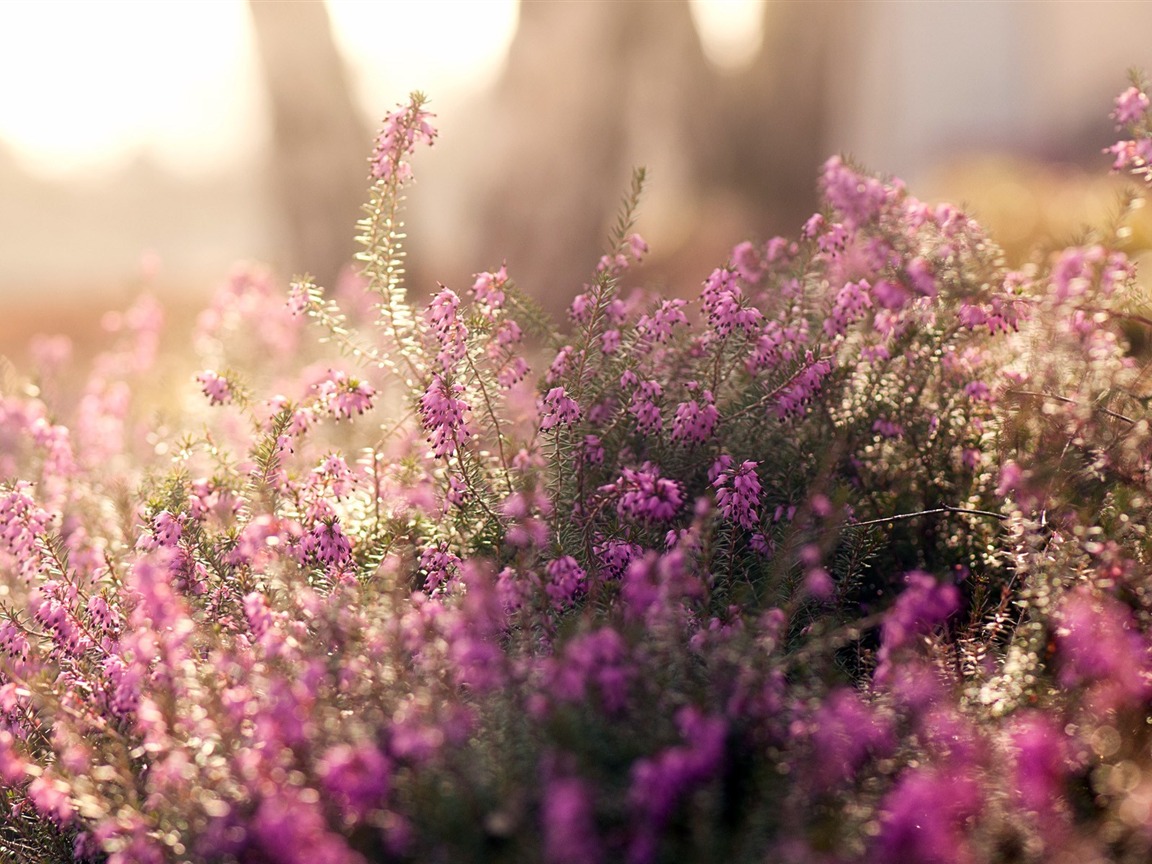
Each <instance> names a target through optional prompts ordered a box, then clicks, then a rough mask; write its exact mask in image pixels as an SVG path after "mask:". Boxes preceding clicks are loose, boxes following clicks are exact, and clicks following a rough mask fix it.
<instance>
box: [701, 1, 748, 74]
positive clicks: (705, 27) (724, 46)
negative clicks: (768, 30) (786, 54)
mask: <svg viewBox="0 0 1152 864" xmlns="http://www.w3.org/2000/svg"><path fill="white" fill-rule="evenodd" d="M690 3H691V7H692V17H693V18H694V19H695V21H696V29H697V31H698V32H699V33H700V41H701V43H703V45H704V53H705V55H706V56H707V57H708V59H709V60H711V61H712V62H713V63H715V64H716V65H717V66H719V67H720V68H722V69H738V68H740V67H741V66H744V65H747V64H748V63H749V62H751V60H752V58H753V57H755V56H756V51H757V49H758V48H759V47H760V39H761V29H762V22H761V15H762V14H763V11H764V6H765V3H764V0H690Z"/></svg>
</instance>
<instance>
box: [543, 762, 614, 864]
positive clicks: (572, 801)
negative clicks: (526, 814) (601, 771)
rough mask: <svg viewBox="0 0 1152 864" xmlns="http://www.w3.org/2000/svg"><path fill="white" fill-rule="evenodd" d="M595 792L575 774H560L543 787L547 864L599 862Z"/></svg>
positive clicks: (601, 850)
mask: <svg viewBox="0 0 1152 864" xmlns="http://www.w3.org/2000/svg"><path fill="white" fill-rule="evenodd" d="M594 801H595V797H594V793H593V790H592V789H591V788H589V786H588V784H587V783H585V782H584V781H583V780H580V779H579V778H576V777H558V778H553V779H551V780H549V781H548V783H547V785H546V786H545V789H544V803H543V808H542V817H543V822H544V860H545V862H547V864H600V862H601V861H603V860H604V850H603V849H602V847H601V844H600V841H599V837H598V835H597V831H596V814H595V807H594Z"/></svg>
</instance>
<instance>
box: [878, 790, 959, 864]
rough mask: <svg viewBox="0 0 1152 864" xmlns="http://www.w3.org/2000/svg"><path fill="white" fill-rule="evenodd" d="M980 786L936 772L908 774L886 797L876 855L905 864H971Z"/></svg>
mask: <svg viewBox="0 0 1152 864" xmlns="http://www.w3.org/2000/svg"><path fill="white" fill-rule="evenodd" d="M981 800H982V796H981V792H980V786H979V784H977V783H976V782H975V781H973V780H972V779H971V778H969V777H967V776H964V775H959V776H957V775H955V774H953V773H943V772H938V771H935V770H933V769H931V768H920V769H914V770H911V771H908V772H906V773H905V774H904V776H903V777H901V778H900V781H899V782H898V783H897V784H896V786H895V788H894V789H893V790H892V791H891V792H889V793H888V795H887V796H886V797H885V799H884V804H883V807H882V815H881V817H880V835H879V837H877V839H876V846H875V850H874V851H875V853H876V854H875V857H874V860H875V861H876V862H877V864H880V862H890V861H899V862H901V864H970V862H973V861H974V860H975V858H974V856H973V854H972V850H971V848H970V846H969V845H968V843H967V842H966V840H965V836H964V826H965V823H966V822H967V820H969V819H972V818H974V817H975V816H976V815H977V814H978V813H979V812H980V804H981Z"/></svg>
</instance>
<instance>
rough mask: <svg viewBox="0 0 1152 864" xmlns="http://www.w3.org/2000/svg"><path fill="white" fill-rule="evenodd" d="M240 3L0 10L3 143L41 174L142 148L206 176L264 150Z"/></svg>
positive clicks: (109, 161)
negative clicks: (220, 165) (230, 161)
mask: <svg viewBox="0 0 1152 864" xmlns="http://www.w3.org/2000/svg"><path fill="white" fill-rule="evenodd" d="M250 31H251V27H250V24H249V20H248V10H247V9H246V8H245V6H244V4H243V3H241V2H238V0H236V2H213V3H202V2H188V0H166V2H163V3H126V2H119V3H116V2H107V3H84V2H6V3H0V82H3V83H2V84H0V139H3V141H4V143H5V144H7V145H8V146H9V147H11V148H12V149H13V150H14V151H15V152H16V154H17V156H18V157H19V158H20V159H21V161H22V162H24V163H25V164H26V165H28V167H30V168H32V169H33V170H36V171H39V172H43V173H49V174H60V173H75V172H78V171H84V170H92V169H94V168H99V167H109V166H111V165H114V164H117V163H120V162H123V161H124V160H126V159H128V158H131V157H132V156H133V155H134V154H135V153H137V152H139V151H141V150H146V151H148V152H149V153H150V154H151V155H153V156H155V157H156V158H157V159H158V160H159V161H160V162H162V163H163V164H164V165H165V166H166V167H173V168H176V169H178V170H179V169H185V170H189V171H197V170H203V169H204V168H206V167H209V166H211V165H213V164H215V163H218V162H219V161H221V160H222V159H226V158H236V157H237V156H239V155H243V154H244V153H247V152H251V151H252V149H254V147H255V146H256V145H258V143H259V141H260V128H261V123H260V120H259V111H260V103H259V98H258V90H257V86H256V67H255V57H254V55H253V51H252V38H251V32H250Z"/></svg>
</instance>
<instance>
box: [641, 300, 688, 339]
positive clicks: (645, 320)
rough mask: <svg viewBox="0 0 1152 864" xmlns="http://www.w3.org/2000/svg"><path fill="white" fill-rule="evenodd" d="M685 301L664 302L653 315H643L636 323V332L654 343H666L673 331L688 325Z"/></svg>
mask: <svg viewBox="0 0 1152 864" xmlns="http://www.w3.org/2000/svg"><path fill="white" fill-rule="evenodd" d="M686 305H687V301H685V300H679V299H676V300H664V301H663V302H662V303H661V304H660V308H659V309H657V310H656V311H655V312H653V313H652V314H651V315H641V316H640V318H639V320H638V321H637V322H636V330H637V332H639V333H640V334H642V335H644V336H647V337H648V338H649V339H651V340H652V341H653V342H656V343H661V344H662V343H665V342H667V341H668V340H669V339H670V338H671V336H672V330H673V328H674V327H676V326H677V325H679V324H687V323H688V316H687V315H685V314H684V311H683V310H684V307H685V306H686Z"/></svg>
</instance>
